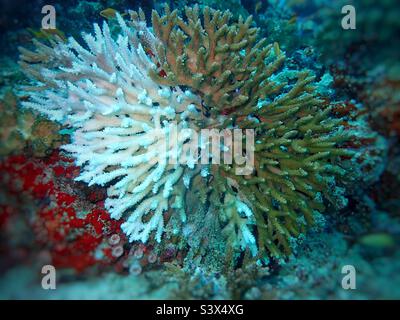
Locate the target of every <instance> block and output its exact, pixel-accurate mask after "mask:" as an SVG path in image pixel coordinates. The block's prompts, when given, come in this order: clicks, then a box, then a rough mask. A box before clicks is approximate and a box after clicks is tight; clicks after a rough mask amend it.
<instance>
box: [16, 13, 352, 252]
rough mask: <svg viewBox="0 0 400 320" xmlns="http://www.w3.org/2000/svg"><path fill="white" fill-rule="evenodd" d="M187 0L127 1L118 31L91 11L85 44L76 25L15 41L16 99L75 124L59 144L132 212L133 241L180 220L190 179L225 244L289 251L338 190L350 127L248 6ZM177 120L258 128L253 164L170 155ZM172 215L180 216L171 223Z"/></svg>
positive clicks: (114, 207)
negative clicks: (28, 45)
mask: <svg viewBox="0 0 400 320" xmlns="http://www.w3.org/2000/svg"><path fill="white" fill-rule="evenodd" d="M185 11H186V12H185V16H184V17H181V16H180V15H179V14H178V11H176V10H175V11H172V12H171V11H170V9H169V8H168V6H166V7H165V13H164V15H161V16H160V15H159V13H157V12H156V11H153V15H152V28H150V27H148V26H147V23H146V20H145V16H144V13H143V11H141V10H139V11H138V12H135V11H132V12H131V21H130V22H125V21H124V20H123V19H122V18H121V17H120V16H117V20H118V24H119V28H120V33H119V35H118V36H117V37H113V36H112V35H111V32H110V28H109V26H108V25H107V23H104V25H103V27H102V28H100V27H99V26H98V25H96V24H95V25H94V30H95V34H94V36H92V35H90V34H83V39H84V40H85V42H86V44H85V46H81V45H80V44H79V43H78V42H77V41H76V40H74V39H73V38H70V39H69V40H68V41H67V42H63V41H61V40H57V41H53V42H52V46H46V45H44V44H42V43H39V42H35V45H36V50H35V51H29V50H27V49H21V62H20V63H21V65H22V67H23V68H24V70H25V71H26V73H27V74H28V75H29V76H30V77H31V79H32V80H33V86H32V88H31V90H30V97H31V99H30V101H29V102H25V103H24V106H25V107H28V108H32V109H35V110H38V111H40V112H41V113H42V114H44V115H47V116H48V117H49V118H50V119H51V120H54V121H58V122H60V123H61V124H63V125H68V126H70V127H71V128H73V129H74V131H73V134H72V138H73V139H72V143H71V144H68V145H65V146H63V149H64V150H66V151H68V152H70V153H71V154H72V155H73V156H74V157H75V159H76V163H77V164H78V165H79V166H81V174H80V176H79V177H78V180H81V181H84V182H87V183H88V184H89V185H92V184H99V185H103V186H107V187H108V198H107V200H106V208H107V209H108V211H109V212H110V214H111V217H113V218H115V219H120V218H121V217H123V216H124V217H126V220H125V222H124V223H123V224H122V229H123V231H124V232H125V233H126V234H127V236H128V237H129V240H130V241H142V242H147V241H148V240H149V239H150V238H152V237H153V236H154V238H155V240H156V241H158V242H160V241H161V240H162V239H164V241H168V239H169V238H170V237H171V235H168V234H167V233H168V232H164V231H165V230H172V231H171V232H172V233H173V234H174V235H177V234H178V235H179V234H182V233H183V232H182V231H180V230H179V228H183V227H184V225H185V222H186V221H187V220H186V219H187V211H189V210H185V209H187V208H186V205H185V198H186V196H187V193H188V192H195V190H198V191H200V192H201V194H202V196H201V200H202V201H203V203H204V204H211V205H212V206H214V210H215V214H216V216H217V218H218V221H219V223H220V226H221V230H222V231H223V234H224V235H225V236H226V245H227V246H228V248H231V252H236V253H240V252H248V253H249V254H251V256H253V257H255V258H265V257H268V256H272V257H282V256H285V255H289V254H290V253H291V252H292V245H293V240H294V239H296V238H297V237H298V236H299V235H301V234H302V233H304V232H305V230H306V228H307V226H311V225H313V224H314V221H315V217H316V216H317V215H319V213H321V212H323V211H324V210H325V206H324V202H325V201H326V200H328V201H331V202H333V203H334V204H335V205H337V206H342V205H344V204H345V199H344V198H343V189H342V188H340V187H339V186H337V183H338V181H340V177H342V176H343V175H344V174H345V170H344V169H342V168H341V166H340V161H341V158H343V157H348V156H350V155H351V153H352V152H351V151H349V150H348V149H344V148H343V147H341V144H342V143H343V142H345V141H347V140H348V139H349V133H348V132H347V131H346V132H345V131H344V129H343V127H342V126H341V125H340V123H341V119H338V118H334V117H333V116H332V115H331V108H330V107H329V105H328V104H327V103H326V101H324V100H323V99H320V98H318V97H317V94H316V93H315V92H316V91H315V86H314V85H313V80H314V77H313V76H312V75H311V73H310V72H308V71H306V70H303V71H296V70H288V69H287V68H285V67H284V60H285V55H284V53H283V52H282V51H281V50H280V49H279V46H278V44H277V43H274V44H269V45H267V44H266V43H267V40H266V39H262V40H258V39H257V34H258V29H257V28H255V27H253V26H252V20H251V17H249V18H248V19H247V20H246V21H244V20H243V19H239V21H238V22H231V21H230V20H231V13H230V12H229V11H225V12H221V11H217V10H213V9H210V8H208V7H206V8H204V10H200V9H199V8H198V7H197V6H195V7H193V8H188V7H187V8H186V9H185ZM173 126H175V127H174V128H177V129H178V131H180V130H183V129H185V128H192V129H195V130H200V129H204V128H216V129H220V130H223V129H226V128H237V129H254V132H255V147H254V149H255V166H254V169H253V171H252V172H251V173H250V174H247V175H236V174H235V169H236V165H235V164H231V165H217V164H211V165H204V164H202V165H201V164H197V163H195V162H194V161H193V159H188V160H187V161H186V162H183V163H179V164H170V161H168V160H169V159H170V158H171V157H172V155H173V154H177V155H178V157H182V156H184V154H183V153H184V151H183V150H184V149H185V148H184V147H185V144H187V143H188V141H190V139H191V137H190V136H189V135H188V136H183V137H181V139H180V140H179V141H178V143H176V144H174V145H173V146H171V147H170V148H167V149H166V150H165V149H162V148H161V145H162V144H163V143H164V142H165V141H164V140H165V139H167V138H166V136H167V133H168V132H169V131H171V130H172V129H173ZM160 132H161V134H160ZM153 159H157V160H156V161H152V160H153ZM207 190H208V191H207ZM338 199H341V200H338ZM189 206H190V204H189V205H188V207H189ZM167 212H168V213H167ZM192 214H195V213H192ZM167 217H168V218H167ZM169 217H174V219H175V221H177V220H179V221H180V225H178V224H176V225H175V226H174V227H173V228H166V225H167V224H168V223H170V222H171V220H173V219H169ZM176 217H178V219H177V218H176ZM178 227H179V228H178ZM181 230H182V229H181ZM248 256H249V255H248Z"/></svg>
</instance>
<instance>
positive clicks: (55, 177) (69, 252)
mask: <svg viewBox="0 0 400 320" xmlns="http://www.w3.org/2000/svg"><path fill="white" fill-rule="evenodd" d="M0 172H1V174H0V185H1V186H2V187H4V188H3V189H4V190H8V193H9V194H10V196H13V198H15V197H16V198H17V199H18V202H20V201H21V202H22V201H23V199H26V198H29V199H32V198H33V199H34V200H35V201H34V203H35V205H36V206H37V207H36V208H35V209H34V210H31V211H32V212H34V213H33V216H32V217H29V219H28V221H29V225H30V227H31V229H32V230H33V233H34V238H35V240H36V242H37V244H38V245H39V246H41V247H43V248H44V249H46V250H48V251H49V253H50V256H51V263H52V264H53V265H54V266H55V267H60V268H73V269H75V270H76V271H77V272H82V271H84V270H85V269H87V268H88V267H91V266H94V265H103V266H108V265H113V264H115V265H117V260H118V259H122V258H123V255H124V247H123V246H124V244H125V243H126V237H125V236H124V235H123V234H122V233H121V231H120V224H121V223H120V222H118V221H116V220H112V219H111V218H110V216H109V214H108V213H107V211H106V210H105V209H104V201H103V198H104V193H103V192H102V190H98V189H96V190H93V191H91V190H90V192H91V194H85V192H86V193H87V192H88V191H87V189H83V188H80V186H79V184H78V183H76V182H73V179H74V178H75V177H76V176H77V175H78V174H79V168H77V167H75V166H74V165H73V162H72V160H71V159H70V158H67V157H64V156H63V155H61V154H59V153H58V152H54V153H53V154H52V156H51V157H49V158H48V159H38V158H29V159H28V158H26V157H25V156H22V155H19V156H10V157H8V158H6V159H5V160H4V161H2V162H0ZM84 190H85V191H84ZM20 199H21V200H20ZM86 199H89V200H86ZM16 206H19V205H18V204H17V203H14V204H12V203H11V202H10V203H1V206H0V222H1V226H2V227H4V226H5V225H6V224H7V220H8V219H9V218H10V216H11V215H18V214H22V213H21V212H19V207H16ZM110 239H113V243H110ZM117 239H118V241H116V240H117ZM117 251H118V252H117ZM117 253H118V254H117Z"/></svg>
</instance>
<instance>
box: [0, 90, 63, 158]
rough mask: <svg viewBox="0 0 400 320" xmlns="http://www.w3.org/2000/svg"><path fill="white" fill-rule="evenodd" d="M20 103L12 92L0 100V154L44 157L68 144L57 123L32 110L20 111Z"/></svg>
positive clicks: (8, 92)
mask: <svg viewBox="0 0 400 320" xmlns="http://www.w3.org/2000/svg"><path fill="white" fill-rule="evenodd" d="M20 103H21V102H20V101H19V99H18V97H17V96H16V95H15V94H14V93H13V91H11V90H10V91H7V92H5V94H4V97H3V99H2V100H0V112H1V114H2V117H1V119H0V128H1V135H0V155H2V156H4V155H9V154H16V153H22V152H25V153H27V154H31V155H33V156H39V157H44V156H46V155H49V154H50V153H51V152H52V150H53V149H56V148H58V147H59V146H61V145H62V144H64V143H66V142H67V137H66V136H63V135H61V134H60V133H59V130H60V126H59V125H58V124H56V123H54V122H52V121H49V120H48V119H46V118H44V117H41V116H38V114H37V113H35V112H32V111H31V110H21V108H20V107H19V105H20Z"/></svg>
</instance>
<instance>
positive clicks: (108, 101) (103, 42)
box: [22, 16, 199, 242]
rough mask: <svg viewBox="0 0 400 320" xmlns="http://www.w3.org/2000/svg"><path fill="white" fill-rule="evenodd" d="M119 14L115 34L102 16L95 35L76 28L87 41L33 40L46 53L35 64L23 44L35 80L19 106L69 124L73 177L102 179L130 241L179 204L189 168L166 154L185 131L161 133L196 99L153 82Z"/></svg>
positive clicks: (159, 225) (160, 224)
mask: <svg viewBox="0 0 400 320" xmlns="http://www.w3.org/2000/svg"><path fill="white" fill-rule="evenodd" d="M118 21H119V24H120V28H121V30H122V33H121V34H120V35H119V36H118V38H117V39H116V40H114V39H113V37H112V36H111V32H110V29H109V27H108V25H107V23H104V25H103V27H102V28H100V27H99V26H98V25H94V29H95V36H92V35H90V34H84V35H83V38H84V40H85V42H86V46H87V48H85V47H83V46H81V45H80V44H78V42H77V41H75V40H74V39H73V38H70V39H69V40H68V42H66V43H64V42H61V41H60V42H59V43H57V44H55V45H54V48H49V47H47V46H45V45H43V44H39V43H37V48H38V49H37V52H35V55H36V56H38V55H39V56H40V55H41V54H42V55H43V56H46V62H43V61H42V63H41V64H37V65H35V64H30V63H31V62H32V59H33V57H34V54H33V53H32V52H30V51H28V50H26V49H22V61H23V62H22V64H23V67H24V69H25V70H27V72H28V74H29V75H30V76H32V77H33V78H34V79H35V80H36V81H38V80H39V81H40V83H41V85H42V87H41V89H42V90H37V91H33V92H29V95H30V101H28V102H25V103H24V106H25V107H28V108H32V109H35V110H38V111H40V112H41V113H43V114H45V115H47V116H48V117H49V118H50V119H52V120H55V121H58V122H61V123H62V124H65V125H69V126H70V127H72V128H73V129H74V133H73V135H72V142H71V144H69V145H66V146H64V147H63V149H64V150H66V151H68V152H70V153H71V154H72V155H73V156H74V157H75V159H76V163H77V165H79V166H81V173H80V175H79V177H78V178H77V180H79V181H84V182H86V183H88V184H89V185H93V184H97V185H102V186H108V198H107V200H106V202H105V206H106V208H107V209H108V211H109V212H110V214H111V217H113V218H115V219H119V218H121V217H122V216H123V215H127V216H128V218H127V220H126V221H125V222H124V223H123V224H122V229H123V231H124V232H125V233H126V234H127V235H128V236H129V239H130V241H135V240H140V241H142V242H146V241H147V240H148V238H149V235H150V234H151V232H152V231H155V239H156V240H157V241H160V240H161V235H162V232H163V229H164V215H163V213H164V212H165V211H167V210H168V209H169V207H170V206H171V203H175V204H176V203H181V201H182V199H181V197H180V195H179V190H178V189H179V186H178V184H179V183H181V184H182V185H183V183H184V184H185V185H186V186H188V184H189V182H190V177H191V176H192V175H193V174H194V171H195V170H196V168H194V170H192V168H193V166H192V163H187V164H185V163H183V164H180V163H177V161H175V164H174V162H173V161H170V160H171V158H173V157H176V158H177V157H180V156H181V153H182V149H183V148H182V147H183V144H184V143H187V139H186V137H184V138H182V137H181V138H179V137H178V139H177V141H175V143H170V141H168V140H169V137H170V136H171V134H172V133H173V132H180V131H181V130H182V129H184V128H187V127H188V126H189V123H190V121H187V119H188V118H189V119H190V117H191V116H192V115H193V116H195V113H196V110H195V107H194V105H196V104H198V103H199V101H198V100H197V98H196V97H195V96H194V95H193V94H190V92H183V91H182V90H181V89H180V88H178V87H168V86H160V85H158V84H156V83H155V82H154V81H153V80H152V79H151V78H150V77H149V76H148V73H149V72H148V71H149V70H150V68H153V67H154V64H153V62H152V60H151V58H150V57H149V55H147V54H146V52H145V49H144V48H143V47H142V45H141V44H140V41H139V39H138V38H137V37H136V35H135V32H134V31H133V30H131V29H130V28H129V27H128V26H127V25H126V24H125V22H124V21H123V20H122V18H121V17H120V16H118ZM182 115H184V116H182ZM188 166H190V168H188ZM198 170H199V169H198ZM188 171H191V173H190V174H188V173H187V172H188ZM183 177H185V178H183ZM182 180H183V183H182ZM177 196H178V197H179V198H178V199H175V200H176V201H175V202H174V199H172V198H176V197H177ZM180 206H181V207H182V205H180ZM182 217H184V214H182Z"/></svg>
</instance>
